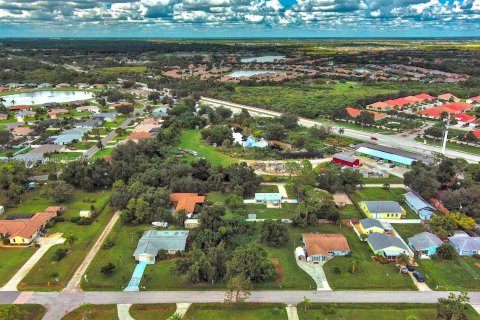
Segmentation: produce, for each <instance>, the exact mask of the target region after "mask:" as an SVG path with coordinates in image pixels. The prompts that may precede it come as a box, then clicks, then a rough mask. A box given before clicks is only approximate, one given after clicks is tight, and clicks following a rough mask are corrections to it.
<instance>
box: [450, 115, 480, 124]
mask: <svg viewBox="0 0 480 320" xmlns="http://www.w3.org/2000/svg"><path fill="white" fill-rule="evenodd" d="M453 117H454V118H455V119H456V120H457V121H458V124H459V125H461V126H463V125H466V124H468V125H470V126H472V127H474V126H475V125H476V123H475V121H476V120H477V118H476V117H475V116H472V115H469V114H466V113H457V114H454V115H453Z"/></svg>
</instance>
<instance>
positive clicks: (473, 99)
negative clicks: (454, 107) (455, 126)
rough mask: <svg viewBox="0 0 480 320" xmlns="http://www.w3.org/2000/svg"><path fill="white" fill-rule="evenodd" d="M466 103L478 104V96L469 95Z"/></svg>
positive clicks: (479, 100) (479, 97) (479, 98)
mask: <svg viewBox="0 0 480 320" xmlns="http://www.w3.org/2000/svg"><path fill="white" fill-rule="evenodd" d="M467 103H471V104H479V103H480V96H475V97H471V98H470V99H467Z"/></svg>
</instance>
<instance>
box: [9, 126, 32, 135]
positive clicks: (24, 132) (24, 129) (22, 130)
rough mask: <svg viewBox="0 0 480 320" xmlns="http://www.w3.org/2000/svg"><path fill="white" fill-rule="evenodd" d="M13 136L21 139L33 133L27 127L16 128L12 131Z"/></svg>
mask: <svg viewBox="0 0 480 320" xmlns="http://www.w3.org/2000/svg"><path fill="white" fill-rule="evenodd" d="M12 132H13V134H14V135H15V136H17V137H23V136H26V135H28V134H30V133H32V132H33V130H32V129H30V128H27V127H16V128H15V129H13V130H12Z"/></svg>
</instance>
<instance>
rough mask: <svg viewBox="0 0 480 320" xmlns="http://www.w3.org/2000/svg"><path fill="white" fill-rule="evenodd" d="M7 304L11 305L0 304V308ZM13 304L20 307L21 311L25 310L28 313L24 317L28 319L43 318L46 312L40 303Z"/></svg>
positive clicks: (37, 319) (36, 319)
mask: <svg viewBox="0 0 480 320" xmlns="http://www.w3.org/2000/svg"><path fill="white" fill-rule="evenodd" d="M8 306H11V305H8V304H3V305H0V309H2V308H3V307H8ZM15 306H17V307H18V308H20V310H21V311H24V312H26V313H27V314H28V315H27V317H26V319H29V320H41V319H43V316H44V315H45V313H46V312H47V310H46V309H45V307H44V306H42V305H40V304H15Z"/></svg>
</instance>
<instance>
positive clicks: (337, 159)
mask: <svg viewBox="0 0 480 320" xmlns="http://www.w3.org/2000/svg"><path fill="white" fill-rule="evenodd" d="M332 162H334V163H336V164H339V165H342V166H348V167H358V166H359V165H360V160H358V159H355V158H353V157H349V156H347V155H344V154H341V153H337V154H335V155H334V156H333V157H332Z"/></svg>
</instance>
